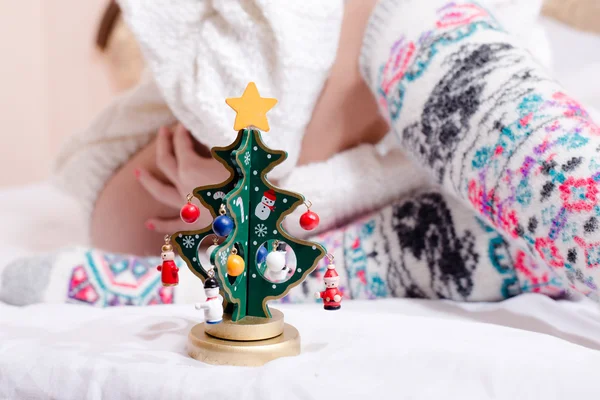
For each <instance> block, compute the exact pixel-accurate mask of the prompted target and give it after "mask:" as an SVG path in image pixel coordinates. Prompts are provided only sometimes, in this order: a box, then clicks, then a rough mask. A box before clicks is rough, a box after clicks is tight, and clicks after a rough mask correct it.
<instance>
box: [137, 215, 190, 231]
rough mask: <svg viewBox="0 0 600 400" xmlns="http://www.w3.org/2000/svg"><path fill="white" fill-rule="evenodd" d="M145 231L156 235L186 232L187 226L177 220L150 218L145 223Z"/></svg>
mask: <svg viewBox="0 0 600 400" xmlns="http://www.w3.org/2000/svg"><path fill="white" fill-rule="evenodd" d="M145 226H146V229H148V230H150V231H154V232H158V233H168V234H172V233H173V232H177V231H181V230H187V229H189V227H188V226H186V224H185V223H184V222H182V221H181V219H179V218H172V219H163V218H150V219H149V220H147V221H146V224H145Z"/></svg>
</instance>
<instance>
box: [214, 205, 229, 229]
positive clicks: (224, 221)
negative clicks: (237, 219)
mask: <svg viewBox="0 0 600 400" xmlns="http://www.w3.org/2000/svg"><path fill="white" fill-rule="evenodd" d="M219 214H221V215H219V216H218V217H217V218H215V220H214V221H213V224H212V229H213V232H214V233H215V234H216V235H217V236H221V237H225V236H229V234H230V233H231V231H232V230H233V220H232V219H231V218H230V217H228V216H227V215H226V214H225V205H223V204H222V205H221V208H220V209H219Z"/></svg>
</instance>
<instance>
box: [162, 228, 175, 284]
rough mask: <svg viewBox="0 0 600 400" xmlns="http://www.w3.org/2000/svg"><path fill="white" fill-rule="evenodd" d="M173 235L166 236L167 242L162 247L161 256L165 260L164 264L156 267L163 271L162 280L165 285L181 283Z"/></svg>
mask: <svg viewBox="0 0 600 400" xmlns="http://www.w3.org/2000/svg"><path fill="white" fill-rule="evenodd" d="M170 242H171V236H169V235H166V236H165V244H164V245H163V247H162V253H161V254H160V257H161V258H162V260H163V262H162V265H159V266H158V267H156V269H157V270H159V271H160V273H161V275H160V276H161V281H162V284H163V286H177V284H178V283H179V268H177V264H175V253H174V252H173V246H171V243H170Z"/></svg>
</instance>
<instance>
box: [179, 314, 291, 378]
mask: <svg viewBox="0 0 600 400" xmlns="http://www.w3.org/2000/svg"><path fill="white" fill-rule="evenodd" d="M187 350H188V354H189V355H190V357H192V358H195V359H196V360H199V361H203V362H205V363H208V364H214V365H237V366H247V367H253V366H260V365H263V364H266V363H268V362H269V361H272V360H275V359H277V358H281V357H290V356H297V355H298V354H300V333H298V330H297V329H296V328H294V327H293V326H292V325H289V324H284V327H283V333H281V334H280V335H279V336H276V337H273V338H271V339H265V340H254V341H235V340H224V339H218V338H216V337H213V336H211V335H208V334H207V333H206V331H205V324H204V323H202V324H198V325H196V326H194V327H193V328H192V330H191V331H190V334H189V335H188V345H187Z"/></svg>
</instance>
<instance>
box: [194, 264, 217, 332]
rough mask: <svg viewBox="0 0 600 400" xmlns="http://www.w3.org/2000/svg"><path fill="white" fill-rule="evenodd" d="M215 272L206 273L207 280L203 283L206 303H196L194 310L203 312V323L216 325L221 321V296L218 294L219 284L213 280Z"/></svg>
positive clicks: (212, 270)
mask: <svg viewBox="0 0 600 400" xmlns="http://www.w3.org/2000/svg"><path fill="white" fill-rule="evenodd" d="M214 275H215V271H214V268H211V269H210V270H209V271H208V278H206V280H205V281H204V293H205V294H206V301H204V302H201V303H196V310H204V322H206V323H207V324H211V325H214V324H218V323H220V322H221V321H223V296H221V295H220V294H219V282H217V280H216V279H215V278H214Z"/></svg>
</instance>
